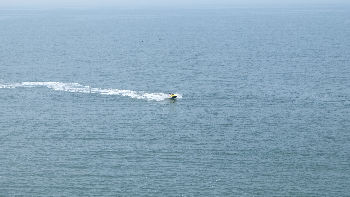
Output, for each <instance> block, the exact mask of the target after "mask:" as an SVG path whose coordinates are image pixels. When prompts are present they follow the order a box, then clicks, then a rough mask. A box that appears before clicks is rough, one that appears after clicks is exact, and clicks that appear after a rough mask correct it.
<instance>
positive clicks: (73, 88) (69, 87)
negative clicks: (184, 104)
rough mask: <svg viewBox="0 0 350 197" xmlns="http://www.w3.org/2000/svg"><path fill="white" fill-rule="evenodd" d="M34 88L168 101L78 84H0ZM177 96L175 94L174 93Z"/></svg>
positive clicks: (158, 95) (152, 95)
mask: <svg viewBox="0 0 350 197" xmlns="http://www.w3.org/2000/svg"><path fill="white" fill-rule="evenodd" d="M35 87H47V88H49V89H52V90H55V91H65V92H73V93H85V94H101V95H119V96H127V97H131V98H134V99H144V100H152V101H163V100H165V99H168V98H169V97H168V94H165V93H147V92H144V91H133V90H120V89H102V88H92V87H90V86H84V85H81V84H79V83H63V82H21V83H11V84H6V83H5V84H1V83H0V89H1V88H7V89H11V88H35ZM176 94H177V93H176ZM177 95H178V98H182V95H181V94H177Z"/></svg>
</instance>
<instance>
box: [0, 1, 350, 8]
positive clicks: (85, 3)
mask: <svg viewBox="0 0 350 197" xmlns="http://www.w3.org/2000/svg"><path fill="white" fill-rule="evenodd" d="M338 3H348V1H346V0H308V1H303V0H262V1H260V0H245V1H243V0H177V1H175V0H128V1H126V0H98V1H96V0H50V1H47V0H2V1H0V7H110V6H112V7H208V6H210V7H211V6H214V7H215V6H216V7H222V6H235V5H236V6H237V5H292V4H338Z"/></svg>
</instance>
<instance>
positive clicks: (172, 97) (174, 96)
mask: <svg viewBox="0 0 350 197" xmlns="http://www.w3.org/2000/svg"><path fill="white" fill-rule="evenodd" d="M176 97H177V95H176V94H172V93H169V98H170V99H176Z"/></svg>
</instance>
